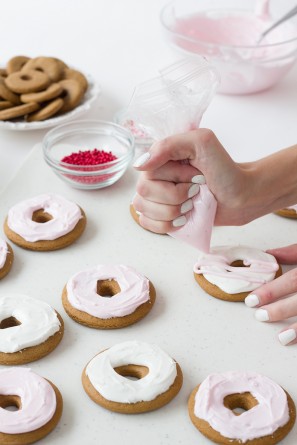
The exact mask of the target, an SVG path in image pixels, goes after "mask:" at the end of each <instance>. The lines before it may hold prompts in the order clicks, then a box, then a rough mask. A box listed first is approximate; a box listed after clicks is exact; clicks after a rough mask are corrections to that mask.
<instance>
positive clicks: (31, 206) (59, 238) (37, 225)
mask: <svg viewBox="0 0 297 445" xmlns="http://www.w3.org/2000/svg"><path fill="white" fill-rule="evenodd" d="M85 225H86V216H85V214H84V211H83V210H82V209H81V208H80V207H79V206H78V205H77V204H75V203H74V202H72V201H68V200H67V199H65V198H63V197H62V196H59V195H56V194H53V193H49V194H43V195H38V196H35V197H34V198H31V199H27V200H24V201H21V202H19V203H18V204H16V205H15V206H13V207H11V209H10V210H9V212H8V216H7V218H6V220H5V223H4V231H5V234H6V236H7V237H8V238H9V239H10V240H11V241H12V242H13V243H15V244H17V245H18V246H20V247H23V248H24V249H30V250H39V251H42V250H57V249H62V248H64V247H66V246H69V245H70V244H72V243H73V242H74V241H75V240H76V239H77V238H79V236H80V235H81V234H82V233H83V231H84V229H85Z"/></svg>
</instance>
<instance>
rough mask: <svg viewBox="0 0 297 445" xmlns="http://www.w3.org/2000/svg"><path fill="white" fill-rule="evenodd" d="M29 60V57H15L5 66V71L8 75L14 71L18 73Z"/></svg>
mask: <svg viewBox="0 0 297 445" xmlns="http://www.w3.org/2000/svg"><path fill="white" fill-rule="evenodd" d="M29 60H30V57H27V56H15V57H12V58H11V59H10V60H9V61H8V62H7V65H6V70H7V73H8V74H11V73H15V72H16V71H20V70H21V69H22V68H23V66H24V65H25V64H26V63H27V62H28V61H29Z"/></svg>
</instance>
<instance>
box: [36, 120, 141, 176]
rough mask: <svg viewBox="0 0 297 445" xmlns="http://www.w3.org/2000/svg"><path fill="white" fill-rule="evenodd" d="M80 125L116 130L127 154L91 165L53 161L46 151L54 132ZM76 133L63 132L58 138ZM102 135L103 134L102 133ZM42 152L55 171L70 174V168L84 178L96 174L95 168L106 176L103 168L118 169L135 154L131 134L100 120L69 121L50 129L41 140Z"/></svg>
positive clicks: (113, 124) (112, 123)
mask: <svg viewBox="0 0 297 445" xmlns="http://www.w3.org/2000/svg"><path fill="white" fill-rule="evenodd" d="M82 124H90V125H94V126H98V125H99V126H101V127H102V128H103V127H104V125H106V126H109V127H112V128H113V129H115V130H117V131H118V132H120V133H121V134H122V135H124V136H125V139H126V140H127V141H128V142H129V149H128V151H127V153H125V154H123V155H122V156H119V157H117V159H114V160H113V161H109V162H104V163H102V164H91V165H78V164H70V163H68V162H63V161H61V160H55V159H53V158H52V157H51V156H50V155H49V151H48V146H49V140H51V138H52V137H53V135H55V133H56V132H59V130H63V128H65V127H70V126H73V125H74V126H75V125H77V127H76V128H79V126H80V125H82ZM74 132H76V131H73V130H72V131H70V130H69V131H68V132H65V133H64V135H60V137H63V136H66V135H68V134H73V133H74ZM101 133H102V134H104V133H105V132H104V131H102V132H101ZM59 139H60V138H59V137H57V140H59ZM53 141H54V142H55V141H56V140H55V138H54V139H53ZM41 144H42V150H43V155H44V158H45V160H46V162H47V163H48V164H49V165H50V166H52V167H54V168H55V169H57V170H59V171H61V172H66V173H67V172H68V173H70V172H71V168H74V169H75V170H74V171H72V174H77V175H78V176H80V175H81V176H86V175H90V174H93V175H94V174H96V170H95V169H96V168H99V167H100V168H99V170H98V172H101V171H102V174H103V173H104V174H106V173H108V172H109V170H108V169H107V168H104V167H110V168H111V167H113V166H116V167H119V165H120V166H121V164H123V163H125V162H126V161H127V160H129V159H132V157H133V156H134V153H135V137H134V135H133V133H132V132H131V131H130V130H129V129H127V128H125V127H123V126H122V125H119V124H117V123H115V122H112V121H107V120H101V119H80V120H76V121H71V122H67V123H64V124H61V125H58V126H56V127H54V128H52V129H51V130H49V131H48V132H47V133H46V134H45V136H44V137H43V139H42V142H41ZM78 168H87V169H88V168H89V169H91V168H93V169H94V170H93V171H92V170H89V171H87V170H85V171H80V172H79V170H76V169H78Z"/></svg>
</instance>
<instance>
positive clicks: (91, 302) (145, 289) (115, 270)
mask: <svg viewBox="0 0 297 445" xmlns="http://www.w3.org/2000/svg"><path fill="white" fill-rule="evenodd" d="M99 280H115V281H116V282H117V283H118V285H119V287H120V289H121V291H120V292H119V293H117V294H116V295H115V296H114V297H112V298H107V297H103V296H100V295H98V293H97V281H99ZM66 288H67V298H68V301H69V302H70V304H71V305H72V306H73V307H75V308H76V309H78V310H80V311H83V312H86V313H88V314H90V315H93V316H94V317H98V318H102V319H108V318H112V317H123V316H125V315H128V314H132V313H133V312H134V311H135V310H136V309H137V307H138V306H140V305H141V304H143V303H146V302H147V301H148V300H149V299H150V295H149V280H148V279H147V278H146V277H145V276H143V275H141V274H140V273H138V272H137V271H136V270H135V269H133V268H132V267H128V266H123V265H115V266H106V265H97V266H95V267H92V268H90V269H86V270H83V271H81V272H78V273H77V274H75V275H74V276H73V277H71V278H70V280H69V281H68V283H67V286H66Z"/></svg>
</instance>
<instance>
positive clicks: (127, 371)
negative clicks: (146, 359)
mask: <svg viewBox="0 0 297 445" xmlns="http://www.w3.org/2000/svg"><path fill="white" fill-rule="evenodd" d="M114 370H115V372H117V373H118V374H120V375H121V376H122V377H126V378H127V379H129V380H140V379H143V377H145V376H146V375H147V374H148V372H149V369H148V368H147V367H146V366H140V365H124V366H117V367H116V368H114Z"/></svg>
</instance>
